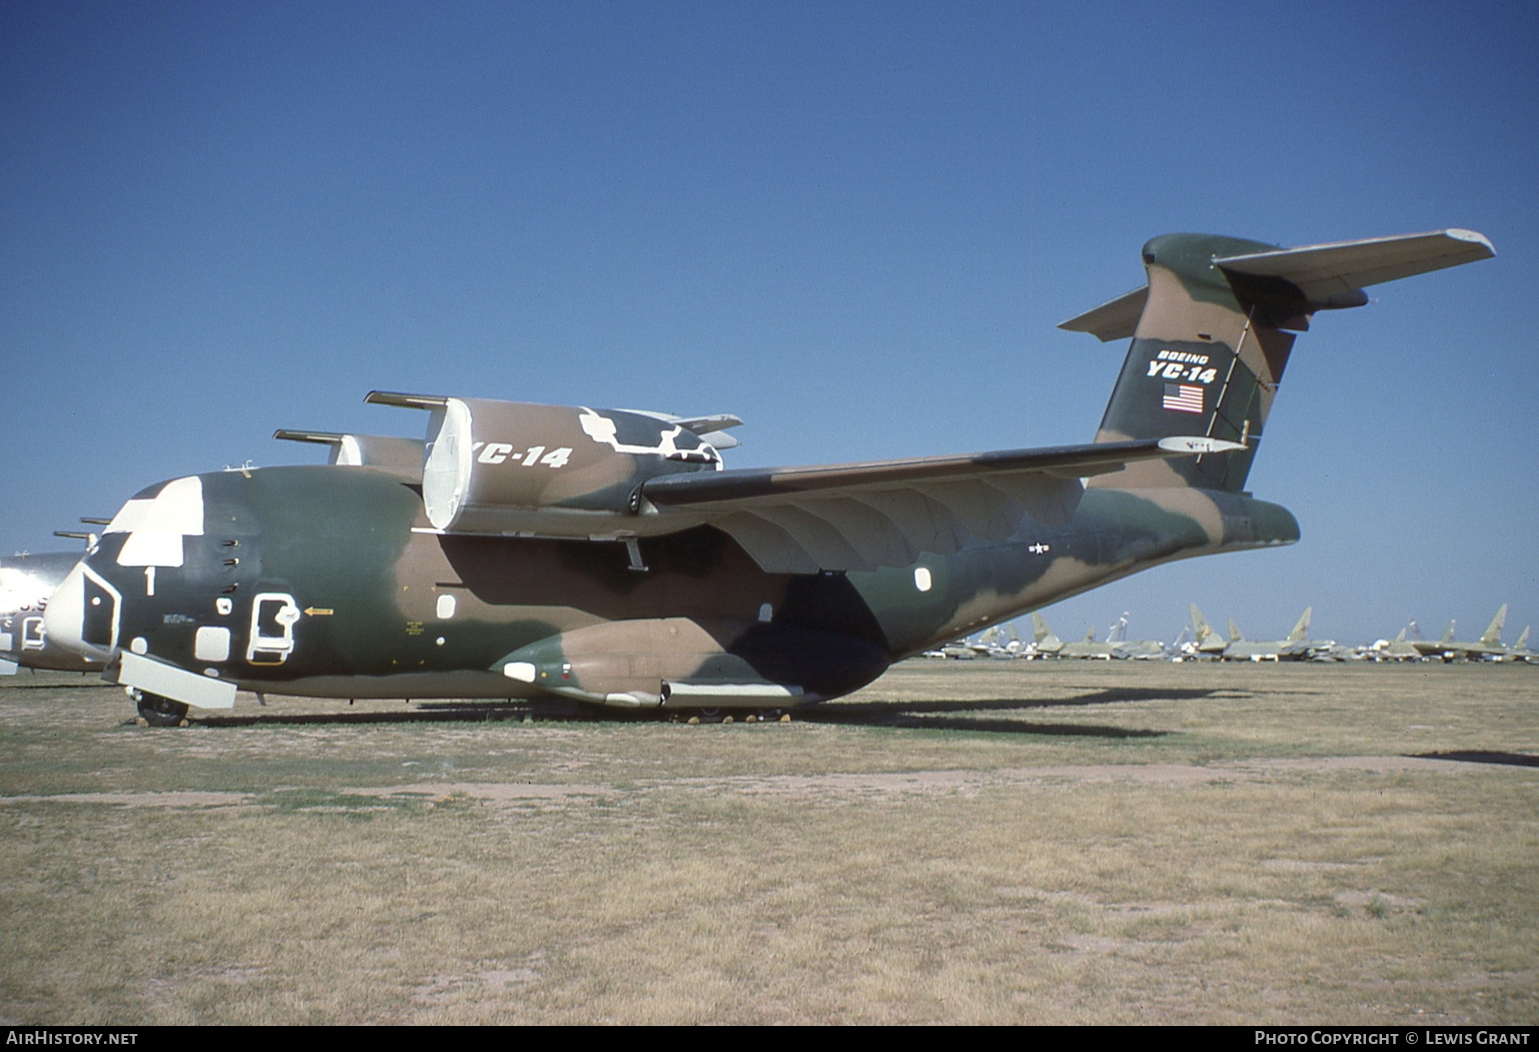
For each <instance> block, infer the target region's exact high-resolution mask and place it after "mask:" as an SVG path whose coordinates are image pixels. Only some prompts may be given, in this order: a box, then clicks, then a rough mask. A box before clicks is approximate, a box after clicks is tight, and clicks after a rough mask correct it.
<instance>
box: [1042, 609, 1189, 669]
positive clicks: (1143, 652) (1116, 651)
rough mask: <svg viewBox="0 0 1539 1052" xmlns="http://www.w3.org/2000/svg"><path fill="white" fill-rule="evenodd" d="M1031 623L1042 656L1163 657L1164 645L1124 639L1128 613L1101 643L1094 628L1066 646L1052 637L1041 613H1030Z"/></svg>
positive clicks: (1112, 627) (1152, 641)
mask: <svg viewBox="0 0 1539 1052" xmlns="http://www.w3.org/2000/svg"><path fill="white" fill-rule="evenodd" d="M1031 623H1032V627H1033V629H1034V630H1035V635H1036V641H1035V646H1036V647H1037V650H1038V653H1039V654H1041V655H1042V656H1045V657H1060V658H1100V659H1103V660H1107V661H1110V660H1119V661H1121V660H1139V661H1143V660H1149V659H1151V658H1160V657H1164V656H1165V644H1163V643H1160V642H1158V641H1156V640H1152V639H1140V640H1129V639H1128V638H1127V627H1128V615H1127V614H1123V615H1122V616H1121V617H1120V618H1118V619H1117V622H1116V623H1115V624H1113V625H1112V626H1111V628H1110V630H1109V631H1108V632H1107V634H1106V642H1104V643H1098V642H1096V638H1095V629H1094V628H1091V629H1090V630H1089V631H1087V632H1086V633H1085V638H1084V639H1081V640H1079V641H1078V642H1074V643H1065V642H1063V641H1062V640H1060V639H1059V638H1058V637H1057V636H1055V635H1054V634H1053V631H1052V629H1050V628H1049V627H1048V626H1047V622H1046V621H1045V620H1043V618H1042V615H1041V614H1038V613H1033V614H1032V615H1031Z"/></svg>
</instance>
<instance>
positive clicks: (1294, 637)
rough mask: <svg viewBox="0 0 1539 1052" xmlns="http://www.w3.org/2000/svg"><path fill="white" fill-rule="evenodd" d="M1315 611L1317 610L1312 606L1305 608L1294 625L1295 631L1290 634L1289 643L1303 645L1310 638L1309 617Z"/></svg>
mask: <svg viewBox="0 0 1539 1052" xmlns="http://www.w3.org/2000/svg"><path fill="white" fill-rule="evenodd" d="M1314 611H1315V608H1314V607H1312V606H1306V607H1304V612H1303V613H1302V614H1300V615H1299V619H1298V620H1297V621H1295V622H1294V623H1293V631H1292V632H1289V633H1288V642H1290V643H1302V642H1303V641H1304V640H1305V639H1306V638H1307V637H1308V636H1309V615H1310V614H1312V613H1314Z"/></svg>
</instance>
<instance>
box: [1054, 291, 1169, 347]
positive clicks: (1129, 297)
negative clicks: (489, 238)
mask: <svg viewBox="0 0 1539 1052" xmlns="http://www.w3.org/2000/svg"><path fill="white" fill-rule="evenodd" d="M1148 300H1149V286H1147V285H1140V286H1139V287H1138V288H1136V289H1134V290H1133V291H1132V292H1124V293H1123V294H1122V295H1120V296H1118V297H1117V298H1116V299H1114V300H1111V301H1109V302H1107V303H1103V304H1101V305H1100V306H1099V307H1094V308H1092V309H1090V310H1087V311H1086V312H1085V313H1083V314H1081V315H1079V316H1078V317H1074V318H1070V319H1069V320H1068V321H1066V322H1061V323H1059V325H1058V327H1059V328H1060V329H1067V330H1068V331H1069V332H1088V333H1089V334H1090V335H1092V336H1094V337H1095V338H1096V339H1098V340H1100V341H1101V342H1102V343H1108V342H1110V341H1112V340H1125V339H1127V338H1128V337H1129V336H1132V335H1133V330H1134V329H1136V328H1138V317H1139V315H1141V314H1143V312H1144V304H1145V303H1146V302H1148Z"/></svg>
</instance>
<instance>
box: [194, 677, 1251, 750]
mask: <svg viewBox="0 0 1539 1052" xmlns="http://www.w3.org/2000/svg"><path fill="white" fill-rule="evenodd" d="M1215 694H1223V695H1225V696H1232V695H1233V691H1231V690H1224V691H1215V690H1198V689H1180V688H1176V689H1168V690H1157V689H1139V688H1121V689H1106V690H1095V691H1089V692H1087V693H1084V694H1080V695H1076V696H1074V697H1070V698H1055V699H1041V698H1003V699H1000V698H989V699H976V700H968V699H956V700H944V701H870V702H855V703H841V704H836V705H827V706H812V707H809V708H806V709H797V710H794V713H793V717H792V718H793V719H795V720H799V721H802V722H806V723H825V724H849V725H854V726H867V727H892V728H898V729H917V730H949V731H971V732H973V733H986V734H1031V735H1068V736H1083V737H1096V738H1156V737H1161V736H1163V735H1165V734H1166V733H1168V732H1166V731H1159V730H1151V729H1146V728H1137V727H1117V726H1107V725H1104V724H1078V723H1035V722H1030V721H1027V720H1022V719H1016V718H1005V717H1003V716H1002V715H1001V716H998V717H996V718H989V717H988V716H987V715H984V714H990V713H993V714H1004V713H1023V712H1028V711H1031V710H1050V709H1063V708H1082V707H1086V706H1091V705H1112V704H1128V703H1139V702H1156V701H1193V700H1201V699H1204V698H1209V697H1212V696H1213V695H1215ZM729 713H732V710H723V712H722V715H726V714H729ZM732 714H734V715H736V717H737V718H739V719H741V718H742V716H744V715H746V713H744V712H738V713H732ZM678 715H680V714H676V713H674V714H660V713H658V712H655V711H648V712H636V713H629V712H619V711H612V710H605V709H597V708H591V707H588V706H584V705H580V704H577V703H576V702H568V701H563V700H554V699H553V700H539V701H498V702H476V701H448V702H427V703H422V704H418V705H415V706H413V707H411V708H403V709H401V710H398V711H394V712H380V711H377V710H376V711H371V712H349V711H345V710H343V711H338V712H306V713H261V712H258V713H253V714H251V715H249V716H205V717H201V718H198V719H194V720H192V723H193V724H195V725H198V726H203V727H221V728H224V727H256V726H304V725H312V726H313V725H322V726H324V725H346V724H387V723H508V722H512V723H522V722H525V721H537V722H565V723H626V722H636V721H644V722H654V721H657V720H658V719H659V718H663V719H666V718H669V716H678Z"/></svg>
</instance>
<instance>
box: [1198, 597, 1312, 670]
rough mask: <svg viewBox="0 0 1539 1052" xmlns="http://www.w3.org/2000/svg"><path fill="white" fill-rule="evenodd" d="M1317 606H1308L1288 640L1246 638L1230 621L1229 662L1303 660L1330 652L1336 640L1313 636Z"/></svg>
mask: <svg viewBox="0 0 1539 1052" xmlns="http://www.w3.org/2000/svg"><path fill="white" fill-rule="evenodd" d="M1313 613H1314V607H1312V606H1306V607H1305V608H1304V612H1303V613H1302V614H1300V615H1299V619H1298V620H1297V621H1295V622H1294V624H1293V628H1292V630H1291V631H1289V633H1288V635H1287V637H1286V638H1284V639H1272V640H1258V639H1246V638H1245V636H1244V635H1243V634H1241V632H1240V630H1239V629H1238V628H1236V627H1235V624H1234V620H1233V619H1232V618H1231V619H1230V621H1229V640H1228V645H1227V646H1225V647H1224V652H1223V655H1222V656H1223V658H1224V660H1225V661H1302V660H1304V659H1305V658H1308V657H1312V656H1314V655H1316V654H1323V653H1327V652H1329V651H1330V650H1331V649H1332V648H1333V647H1335V645H1336V641H1335V640H1334V639H1310V638H1309V617H1310V615H1311V614H1313Z"/></svg>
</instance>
